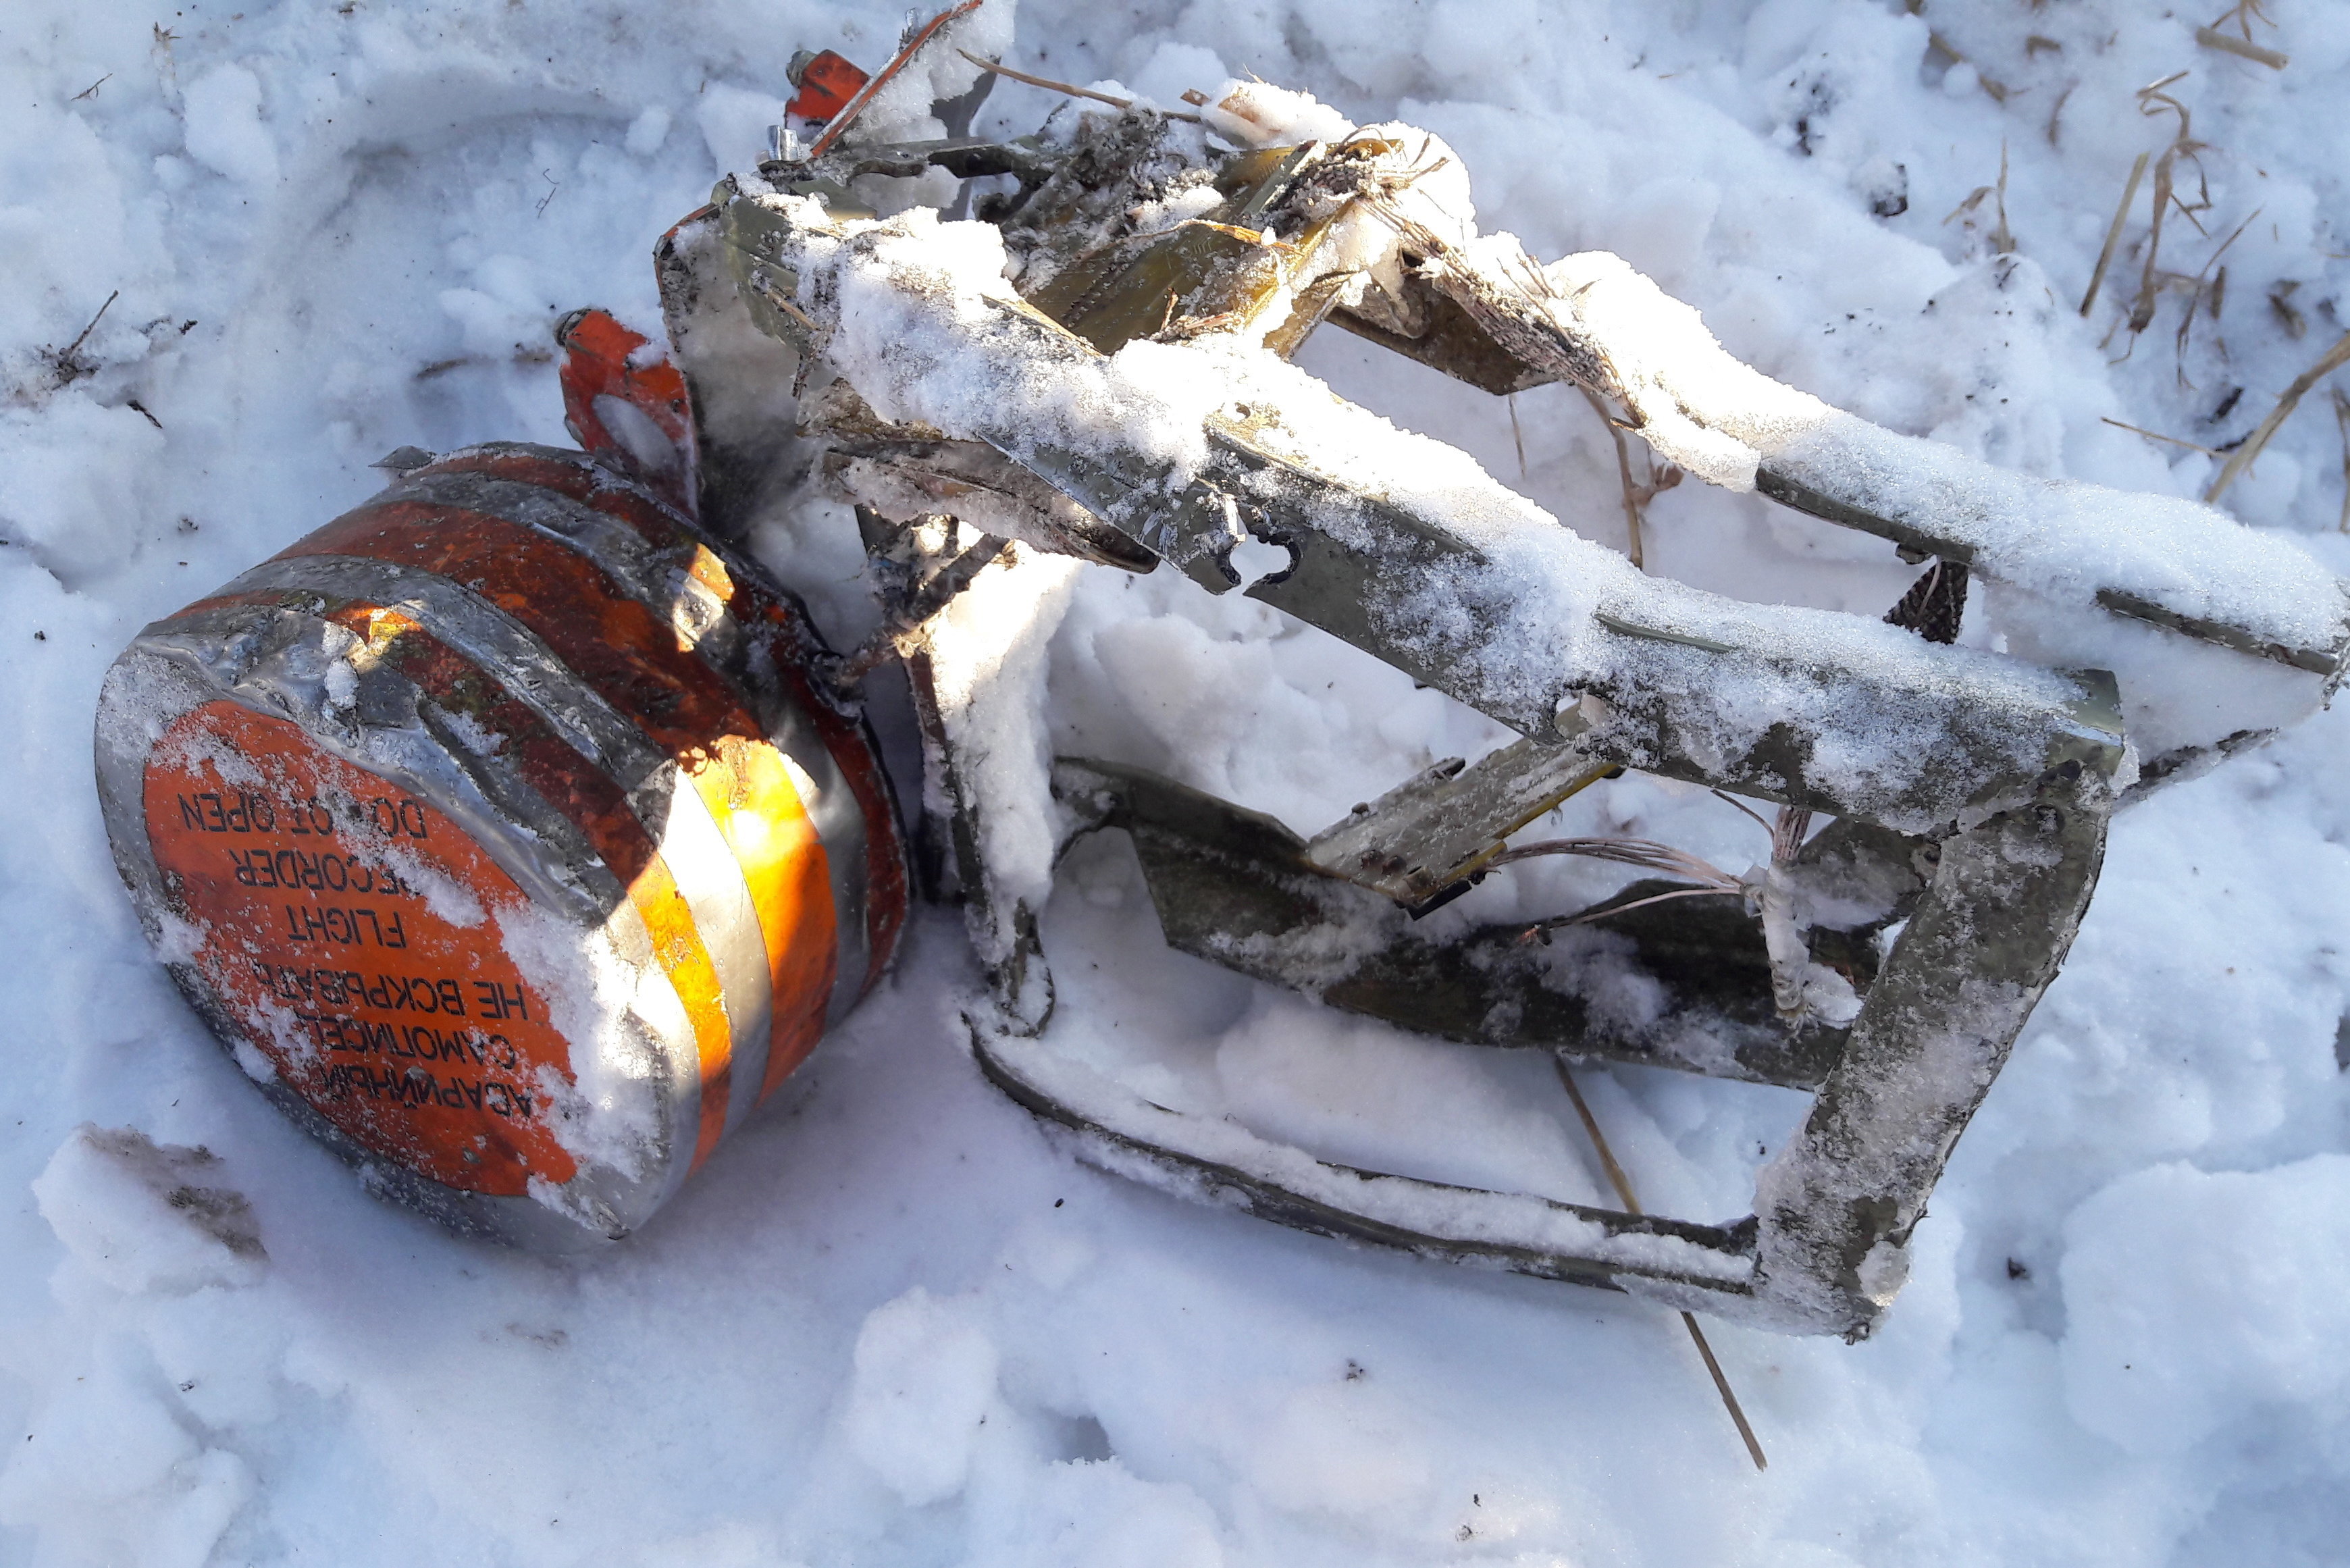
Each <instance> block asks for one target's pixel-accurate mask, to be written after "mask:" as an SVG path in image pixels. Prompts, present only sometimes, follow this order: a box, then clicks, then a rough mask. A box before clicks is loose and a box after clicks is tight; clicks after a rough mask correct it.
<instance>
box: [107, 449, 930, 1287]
mask: <svg viewBox="0 0 2350 1568" xmlns="http://www.w3.org/2000/svg"><path fill="white" fill-rule="evenodd" d="M824 657H825V650H824V649H823V648H822V645H821V644H820V642H819V641H818V640H817V639H816V633H815V632H814V630H813V628H811V627H810V626H809V624H808V621H807V618H806V614H805V612H804V611H803V610H802V609H801V608H800V607H799V606H798V605H797V603H796V602H795V601H794V600H793V599H792V598H791V597H789V596H788V595H787V594H785V593H784V592H782V591H781V590H780V589H777V588H775V587H772V586H770V585H768V584H766V583H765V582H764V580H763V579H762V578H761V577H760V576H758V575H757V574H756V573H755V572H754V570H753V569H751V568H750V567H748V566H746V565H745V564H744V563H743V562H742V561H741V560H740V559H739V558H736V557H733V556H729V555H728V554H726V553H725V552H724V551H723V549H722V548H721V547H719V546H717V545H714V544H713V542H712V541H711V540H709V539H708V538H706V537H704V536H703V535H701V534H700V533H698V532H697V531H696V530H695V529H694V527H693V526H692V525H691V524H689V523H688V522H687V521H686V520H685V519H684V518H683V517H682V516H681V515H680V514H678V513H677V512H676V511H675V510H673V509H672V508H671V506H670V505H668V504H665V503H664V502H663V501H661V500H660V499H659V498H658V497H657V496H656V495H655V494H654V493H653V492H651V491H650V490H649V489H647V488H645V487H644V486H642V485H640V484H639V483H636V482H634V481H633V480H631V479H629V477H626V476H624V475H623V474H622V473H620V472H618V471H616V470H615V469H614V468H612V467H610V466H608V465H607V464H606V463H605V462H601V461H599V460H598V459H596V458H591V457H589V456H588V455H587V454H586V453H583V452H563V451H556V450H554V449H551V448H546V447H535V446H522V445H494V446H483V447H475V448H472V449H469V450H467V451H464V452H456V453H453V454H452V455H450V456H448V457H445V458H442V459H441V460H439V461H437V462H432V463H431V464H430V465H428V466H425V467H422V468H420V469H416V470H414V471H412V472H409V473H407V474H404V475H403V476H401V477H400V479H399V480H398V481H397V482H396V483H394V484H392V486H391V487H390V489H388V490H386V491H385V492H384V493H381V494H380V495H378V496H377V497H375V498H374V499H373V500H371V501H369V502H368V503H367V504H364V505H362V506H360V507H359V508H358V509H357V510H356V511H353V512H350V513H348V514H345V515H344V516H342V517H340V518H338V519H337V520H336V521H335V522H333V523H330V524H328V525H327V526H326V527H324V528H322V529H320V530H319V531H318V532H317V533H315V534H313V535H309V536H308V537H307V538H306V539H303V540H301V541H300V542H299V543H297V544H296V545H293V546H292V547H290V548H289V549H286V550H285V551H284V552H282V553H280V554H279V555H277V556H275V557H273V558H272V559H270V560H268V561H266V562H265V563H263V564H262V565H261V566H256V567H255V568H254V569H253V570H252V571H249V572H247V573H245V574H244V576H240V577H238V578H237V579H236V580H235V581H234V582H232V583H230V584H228V585H227V586H226V587H223V588H221V589H220V590H219V591H218V592H216V593H214V594H213V595H211V596H210V597H206V598H203V599H200V600H198V601H197V602H196V603H194V604H192V605H190V606H188V607H186V608H185V609H182V610H181V611H180V612H179V613H177V614H176V615H173V616H171V617H169V618H165V619H163V620H161V621H158V622H156V623H155V624H154V625H152V626H150V627H148V628H146V629H145V630H144V631H142V632H141V633H140V635H139V637H138V639H137V640H135V641H134V642H133V643H132V644H131V645H130V648H129V649H126V650H125V651H124V652H123V654H122V656H121V657H120V659H117V660H116V661H115V664H114V666H113V668H112V670H109V673H108V676H107V680H106V685H105V691H104V694H103V696H102V698H101V700H100V703H99V717H98V734H97V755H98V774H99V795H100V799H101V803H102V805H103V806H104V810H105V815H106V824H107V830H108V833H109V836H110V837H111V839H112V841H113V846H114V854H115V860H116V864H117V866H118V867H120V870H121V873H122V877H123V880H124V882H125V883H126V884H128V886H129V887H130V891H131V896H132V898H133V900H134V902H135V903H136V904H137V905H138V908H139V911H140V918H141V919H142V921H143V922H144V924H145V925H146V928H147V930H148V934H149V936H150V937H151V940H153V941H154V943H155V945H156V947H157V950H158V951H159V952H160V953H161V956H162V957H163V959H164V961H166V962H167V963H168V964H169V965H170V967H171V971H172V976H173V977H174V979H175V980H176V981H178V982H179V984H180V987H181V989H182V991H183V992H185V993H186V995H187V996H188V998H189V1000H190V1001H191V1002H192V1003H194V1005H195V1006H196V1008H197V1010H198V1011H199V1012H202V1013H203V1016H204V1017H205V1018H206V1020H207V1021H208V1022H209V1023H211V1024H212V1026H213V1029H214V1031H215V1032H216V1033H218V1034H219V1035H220V1037H221V1039H222V1041H223V1043H224V1044H225V1045H227V1046H228V1047H229V1048H230V1050H231V1052H232V1054H234V1056H235V1058H236V1060H237V1061H238V1062H239V1063H240V1064H242V1065H243V1066H244V1069H245V1071H246V1072H247V1073H248V1074H250V1075H252V1076H254V1077H255V1078H256V1079H257V1080H259V1081H260V1082H261V1083H262V1085H263V1086H264V1087H265V1090H266V1092H267V1093H268V1094H269V1095H270V1096H271V1097H272V1098H273V1099H275V1100H276V1102H277V1104H278V1105H279V1106H281V1107H283V1108H284V1109H285V1110H286V1112H287V1113H288V1114H289V1115H291V1116H293V1117H294V1118H295V1119H296V1121H297V1122H298V1123H300V1124H301V1125H303V1126H304V1127H307V1129H309V1130H310V1131H311V1132H313V1133H314V1134H316V1135H317V1136H318V1137H321V1138H323V1139H325V1140H326V1141H327V1142H328V1143H329V1144H331V1145H332V1146H334V1147H336V1148H337V1149H338V1150H339V1151H340V1152H341V1153H343V1154H344V1155H345V1156H346V1157H347V1158H350V1159H352V1160H354V1161H355V1162H357V1163H359V1164H360V1165H361V1166H362V1167H363V1168H364V1169H365V1170H366V1172H367V1173H368V1176H369V1182H370V1185H372V1186H374V1187H376V1188H377V1189H379V1190H381V1191H384V1192H386V1193H388V1194H389V1195H390V1196H392V1197H395V1198H397V1199H400V1200H402V1201H404V1202H407V1203H410V1204H411V1205H413V1206H415V1207H417V1208H419V1209H421V1210H425V1211H426V1212H427V1213H430V1214H432V1215H433V1216H434V1217H435V1218H437V1219H440V1220H442V1221H443V1222H444V1223H448V1224H450V1225H452V1226H453V1227H455V1228H457V1229H459V1230H462V1231H468V1232H472V1233H476V1234H482V1235H487V1236H492V1237H495V1238H497V1239H500V1240H504V1241H512V1242H515V1243H518V1244H523V1245H529V1246H537V1247H553V1248H560V1247H567V1246H576V1245H579V1244H583V1243H587V1242H589V1241H592V1240H593V1239H595V1238H597V1237H618V1236H620V1235H624V1234H626V1233H627V1232H629V1231H631V1230H633V1229H635V1228H636V1227H637V1226H638V1225H639V1224H641V1223H642V1222H643V1221H644V1220H645V1219H646V1218H647V1217H648V1216H650V1214H651V1213H652V1212H653V1210H656V1209H658V1208H659V1207H660V1205H661V1204H662V1203H663V1202H664V1201H666V1200H667V1199H668V1198H669V1197H670V1196H671V1194H672V1193H674V1192H675V1191H676V1189H677V1188H678V1185H679V1184H680V1183H681V1181H683V1180H684V1179H685V1178H686V1176H687V1175H688V1174H689V1173H691V1171H692V1170H693V1169H694V1168H696V1167H698V1166H699V1165H700V1164H701V1163H702V1160H704V1159H706V1158H709V1156H710V1153H711V1151H712V1148H713V1147H716V1145H717V1144H718V1142H719V1141H720V1139H722V1138H723V1137H724V1136H725V1135H726V1134H727V1133H728V1132H729V1131H731V1130H732V1129H733V1128H734V1127H736V1126H738V1125H739V1124H740V1123H741V1122H742V1120H743V1117H744V1116H747V1115H748V1114H749V1113H750V1112H751V1110H752V1109H753V1107H754V1106H756V1105H757V1104H758V1102H759V1101H760V1100H762V1099H763V1098H764V1097H765V1096H767V1095H768V1094H769V1093H771V1092H772V1091H773V1090H774V1089H775V1086H776V1085H777V1084H779V1083H780V1082H781V1081H782V1080H783V1078H784V1076H785V1075H786V1074H788V1073H789V1072H790V1071H791V1070H792V1069H793V1068H794V1067H795V1066H796V1065H797V1064H799V1062H800V1061H801V1060H802V1059H803V1058H804V1057H805V1056H806V1054H807V1053H808V1051H809V1049H810V1048H811V1047H813V1046H814V1045H815V1044H816V1039H817V1037H818V1036H819V1035H821V1034H822V1033H824V1031H825V1029H826V1027H827V1025H828V1024H829V1023H832V1022H834V1021H836V1020H837V1019H838V1018H839V1017H840V1016H841V1015H842V1014H843V1013H845V1012H847V1010H848V1009H849V1008H850V1007H852V1006H853V1005H855V1003H856V1002H857V1001H858V998H860V997H861V996H863V995H864V994H865V992H867V991H868V990H869V989H870V988H871V986H872V985H873V983H874V982H875V981H876V980H877V979H878V978H879V975H880V973H881V971H882V969H883V967H884V966H885V965H886V964H887V962H888V961H889V952H890V950H891V948H892V946H893V944H894V943H895V941H896V939H897V935H898V931H899V928H900V926H901V925H902V923H903V921H904V919H905V911H906V873H905V862H904V857H903V851H902V847H901V842H900V838H899V831H898V823H897V816H896V811H895V806H894V803H893V801H892V798H891V796H890V793H889V784H888V781H887V778H886V776H885V774H883V772H882V770H881V766H880V762H879V756H878V754H877V753H876V751H875V748H874V745H873V742H872V739H871V736H870V733H869V732H868V730H867V729H866V727H865V725H864V724H863V722H861V721H860V720H859V719H858V717H857V716H855V714H854V713H853V712H851V711H847V710H846V709H844V708H842V707H840V706H838V705H837V703H836V702H835V701H832V700H831V699H830V698H829V697H828V696H827V692H826V691H825V689H824V686H823V684H822V682H821V680H817V679H815V678H814V675H815V669H816V664H817V663H818V662H819V661H820V660H821V659H823V658H824Z"/></svg>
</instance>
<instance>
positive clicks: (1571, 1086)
mask: <svg viewBox="0 0 2350 1568" xmlns="http://www.w3.org/2000/svg"><path fill="white" fill-rule="evenodd" d="M1551 1064H1552V1065H1553V1066H1555V1067H1556V1068H1557V1069H1558V1081H1559V1083H1560V1084H1561V1085H1563V1086H1564V1087H1565V1090H1566V1097H1567V1098H1568V1099H1570V1100H1572V1101H1574V1102H1575V1116H1576V1117H1577V1118H1579V1119H1580V1120H1581V1121H1582V1123H1583V1132H1584V1136H1585V1137H1588V1138H1589V1139H1590V1140H1591V1147H1593V1148H1594V1149H1595V1150H1596V1151H1597V1152H1598V1155H1599V1164H1600V1167H1601V1168H1603V1169H1605V1170H1606V1171H1607V1182H1608V1185H1609V1186H1611V1187H1613V1188H1615V1189H1616V1197H1617V1200H1618V1201H1619V1202H1621V1203H1622V1204H1623V1205H1624V1212H1625V1213H1627V1214H1638V1213H1639V1212H1641V1210H1640V1200H1639V1199H1638V1198H1637V1197H1635V1196H1634V1195H1633V1192H1632V1179H1631V1178H1630V1177H1628V1176H1627V1175H1625V1174H1624V1168H1623V1167H1622V1166H1621V1165H1619V1164H1617V1161H1616V1151H1615V1150H1614V1149H1612V1148H1609V1147H1607V1137H1606V1135H1605V1134H1603V1133H1601V1132H1600V1130H1599V1118H1598V1117H1596V1116H1593V1115H1592V1114H1591V1106H1589V1105H1588V1104H1587V1103H1586V1101H1585V1100H1584V1097H1583V1089H1582V1087H1581V1086H1580V1085H1577V1084H1576V1083H1575V1072H1574V1070H1573V1069H1572V1068H1570V1067H1568V1066H1567V1064H1566V1058H1565V1057H1564V1056H1554V1057H1552V1058H1551ZM1681 1325H1682V1326H1683V1327H1684V1328H1687V1329H1688V1330H1689V1334H1690V1341H1691V1342H1692V1343H1693V1344H1695V1345H1696V1346H1697V1353H1698V1355H1699V1356H1700V1358H1701V1359H1702V1360H1703V1361H1704V1362H1705V1370H1706V1375H1707V1376H1710V1377H1711V1378H1712V1379H1713V1388H1714V1392H1715V1393H1717V1394H1719V1395H1721V1407H1722V1408H1723V1409H1725V1410H1727V1411H1729V1412H1730V1419H1731V1422H1732V1424H1734V1425H1735V1426H1736V1427H1737V1428H1738V1436H1739V1438H1740V1440H1741V1441H1742V1442H1744V1443H1745V1445H1746V1457H1747V1458H1749V1459H1752V1460H1753V1461H1754V1468H1755V1469H1758V1470H1767V1469H1770V1468H1771V1461H1770V1459H1768V1458H1766V1457H1765V1456H1764V1454H1763V1444H1762V1442H1761V1440H1760V1439H1758V1438H1756V1437H1755V1436H1754V1428H1753V1427H1752V1425H1750V1424H1749V1423H1748V1421H1747V1419H1746V1410H1745V1407H1742V1405H1740V1404H1739V1402H1738V1394H1737V1392H1736V1390H1734V1389H1732V1388H1731V1386H1730V1377H1729V1375H1728V1374H1727V1373H1725V1372H1723V1371H1722V1370H1721V1362H1719V1361H1717V1360H1715V1359H1714V1355H1713V1346H1712V1345H1709V1344H1707V1343H1706V1338H1705V1330H1704V1329H1702V1328H1700V1327H1699V1326H1698V1321H1697V1314H1694V1313H1686V1312H1685V1313H1683V1314H1681Z"/></svg>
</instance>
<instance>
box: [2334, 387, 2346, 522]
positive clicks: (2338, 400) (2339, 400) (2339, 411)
mask: <svg viewBox="0 0 2350 1568" xmlns="http://www.w3.org/2000/svg"><path fill="white" fill-rule="evenodd" d="M2334 429H2335V430H2337V431H2341V432H2342V520H2341V522H2340V523H2339V524H2336V525H2335V526H2336V527H2337V529H2338V530H2339V531H2340V532H2342V533H2345V534H2350V397H2345V396H2344V395H2343V391H2342V389H2341V388H2339V387H2336V388H2334Z"/></svg>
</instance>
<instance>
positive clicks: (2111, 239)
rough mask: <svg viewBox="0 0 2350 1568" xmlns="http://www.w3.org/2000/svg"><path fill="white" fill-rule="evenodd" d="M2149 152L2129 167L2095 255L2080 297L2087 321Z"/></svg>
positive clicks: (2103, 280)
mask: <svg viewBox="0 0 2350 1568" xmlns="http://www.w3.org/2000/svg"><path fill="white" fill-rule="evenodd" d="M2153 156H2154V154H2153V153H2151V152H2141V153H2139V154H2138V155H2137V162H2135V163H2133V164H2131V165H2130V171H2129V181H2128V182H2127V183H2126V184H2125V185H2124V186H2123V187H2122V200H2121V204H2120V205H2119V206H2117V207H2116V208H2115V209H2114V221H2113V223H2112V224H2111V226H2109V227H2108V228H2107V229H2106V247H2105V249H2103V250H2101V251H2099V252H2098V253H2097V267H2096V270H2095V272H2092V273H2091V274H2090V275H2089V292H2088V293H2086V294H2085V295H2083V296H2081V318H2082V319H2083V320H2087V319H2088V316H2089V307H2090V306H2093V305H2095V304H2096V303H2097V291H2098V290H2099V289H2101V288H2103V287H2105V286H2106V271H2107V269H2109V268H2110V267H2111V266H2112V265H2114V252H2115V251H2116V249H2117V248H2119V246H2120V244H2121V243H2122V228H2123V226H2124V225H2125V224H2126V223H2128V222H2129V210H2130V203H2131V202H2135V201H2137V188H2138V184H2139V182H2142V181H2143V180H2145V178H2146V166H2147V161H2148V160H2150V159H2151V158H2153Z"/></svg>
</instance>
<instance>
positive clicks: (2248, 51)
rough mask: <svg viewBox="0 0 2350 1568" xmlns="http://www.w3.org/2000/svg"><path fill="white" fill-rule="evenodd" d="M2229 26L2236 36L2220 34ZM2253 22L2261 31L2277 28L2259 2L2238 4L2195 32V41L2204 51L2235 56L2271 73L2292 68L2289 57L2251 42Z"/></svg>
mask: <svg viewBox="0 0 2350 1568" xmlns="http://www.w3.org/2000/svg"><path fill="white" fill-rule="evenodd" d="M2230 22H2233V23H2234V24H2235V25H2236V31H2237V33H2238V34H2239V35H2240V36H2236V37H2230V36H2228V35H2227V34H2225V33H2223V32H2221V31H2220V28H2222V27H2224V26H2227V25H2228V24H2229V23H2230ZM2255 22H2258V23H2259V24H2260V25H2261V26H2263V27H2273V26H2276V23H2275V22H2273V21H2272V20H2271V19H2270V17H2269V14H2268V12H2267V11H2266V10H2265V9H2263V8H2262V5H2261V0H2237V3H2236V4H2235V5H2231V6H2230V7H2229V8H2228V10H2227V11H2226V12H2225V13H2224V14H2223V15H2221V16H2219V17H2218V18H2217V19H2215V20H2214V21H2213V22H2212V24H2211V25H2210V26H2208V27H2198V28H2196V29H2195V41H2196V42H2197V43H2199V44H2200V45H2202V46H2203V47H2205V48H2207V49H2218V50H2220V52H2221V53H2223V54H2230V55H2234V56H2235V57H2238V58H2239V59H2246V60H2251V61H2252V62H2253V63H2254V64H2256V65H2262V66H2266V67H2269V68H2270V69H2271V70H2273V71H2281V70H2282V69H2284V68H2285V67H2287V66H2289V65H2291V64H2292V63H2293V57H2292V56H2290V55H2286V54H2283V53H2281V52H2280V51H2278V50H2275V49H2266V48H2262V47H2261V46H2260V45H2258V44H2255V43H2253V42H2252V24H2253V23H2255Z"/></svg>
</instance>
